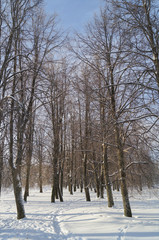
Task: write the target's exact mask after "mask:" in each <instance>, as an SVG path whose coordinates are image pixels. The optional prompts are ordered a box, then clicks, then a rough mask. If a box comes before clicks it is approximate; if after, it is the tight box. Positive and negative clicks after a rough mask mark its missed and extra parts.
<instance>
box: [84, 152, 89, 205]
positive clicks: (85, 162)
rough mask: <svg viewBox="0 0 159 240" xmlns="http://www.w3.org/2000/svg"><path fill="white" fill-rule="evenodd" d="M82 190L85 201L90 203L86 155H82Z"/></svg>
mask: <svg viewBox="0 0 159 240" xmlns="http://www.w3.org/2000/svg"><path fill="white" fill-rule="evenodd" d="M84 190H85V195H86V201H91V198H90V194H89V187H88V177H87V154H84Z"/></svg>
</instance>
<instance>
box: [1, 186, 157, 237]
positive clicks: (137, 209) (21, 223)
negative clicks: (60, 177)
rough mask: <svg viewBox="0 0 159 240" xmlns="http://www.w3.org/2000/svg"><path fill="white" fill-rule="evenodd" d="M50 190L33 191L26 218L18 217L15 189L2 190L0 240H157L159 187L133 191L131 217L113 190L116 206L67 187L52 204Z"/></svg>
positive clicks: (118, 195) (29, 198) (118, 194)
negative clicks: (87, 198)
mask: <svg viewBox="0 0 159 240" xmlns="http://www.w3.org/2000/svg"><path fill="white" fill-rule="evenodd" d="M50 196H51V189H50V188H49V187H47V188H45V189H44V193H39V192H38V190H37V189H36V190H31V192H30V197H28V202H27V203H25V210H26V218H25V219H22V220H17V219H16V207H15V203H14V196H13V192H2V196H1V200H0V201H1V205H0V240H24V239H25V240H26V239H29V240H47V239H53V240H62V239H65V240H66V239H67V240H87V239H89V240H136V239H139V240H158V239H159V190H144V191H143V193H142V195H140V194H139V193H137V192H133V193H130V202H131V207H132V212H133V217H132V218H126V217H124V216H123V209H122V201H121V195H120V193H119V192H114V200H115V207H113V209H110V208H108V207H107V202H106V199H97V198H96V195H95V193H94V192H91V200H92V201H91V202H86V201H85V195H84V193H80V192H76V193H74V195H73V196H72V195H70V194H69V192H68V191H67V190H64V202H63V203H61V202H59V201H57V202H56V203H50Z"/></svg>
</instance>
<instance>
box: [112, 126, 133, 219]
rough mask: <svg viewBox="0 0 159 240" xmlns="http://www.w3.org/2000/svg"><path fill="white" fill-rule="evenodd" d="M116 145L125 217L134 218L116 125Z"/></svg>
mask: <svg viewBox="0 0 159 240" xmlns="http://www.w3.org/2000/svg"><path fill="white" fill-rule="evenodd" d="M115 135H116V143H117V155H118V166H119V175H120V186H121V194H122V199H123V207H124V215H125V216H126V217H132V212H131V207H130V203H129V196H128V190H127V185H126V171H125V164H124V151H123V147H122V144H121V140H120V137H119V129H118V126H117V125H116V128H115Z"/></svg>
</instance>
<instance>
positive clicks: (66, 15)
mask: <svg viewBox="0 0 159 240" xmlns="http://www.w3.org/2000/svg"><path fill="white" fill-rule="evenodd" d="M44 2H45V9H46V12H47V13H48V14H53V13H54V12H56V13H57V14H58V19H59V20H60V25H61V26H62V27H63V28H64V29H70V30H73V29H75V30H80V31H81V30H82V29H83V26H84V25H85V24H86V23H87V22H88V21H89V20H91V18H92V17H93V15H94V13H95V12H98V11H99V9H100V7H101V6H102V4H103V2H104V1H103V0H44Z"/></svg>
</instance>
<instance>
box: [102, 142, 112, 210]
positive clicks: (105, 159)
mask: <svg viewBox="0 0 159 240" xmlns="http://www.w3.org/2000/svg"><path fill="white" fill-rule="evenodd" d="M103 163H104V173H105V183H106V191H107V198H108V207H113V206H114V200H113V194H112V188H111V183H110V179H109V165H108V156H107V146H106V145H105V144H103Z"/></svg>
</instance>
